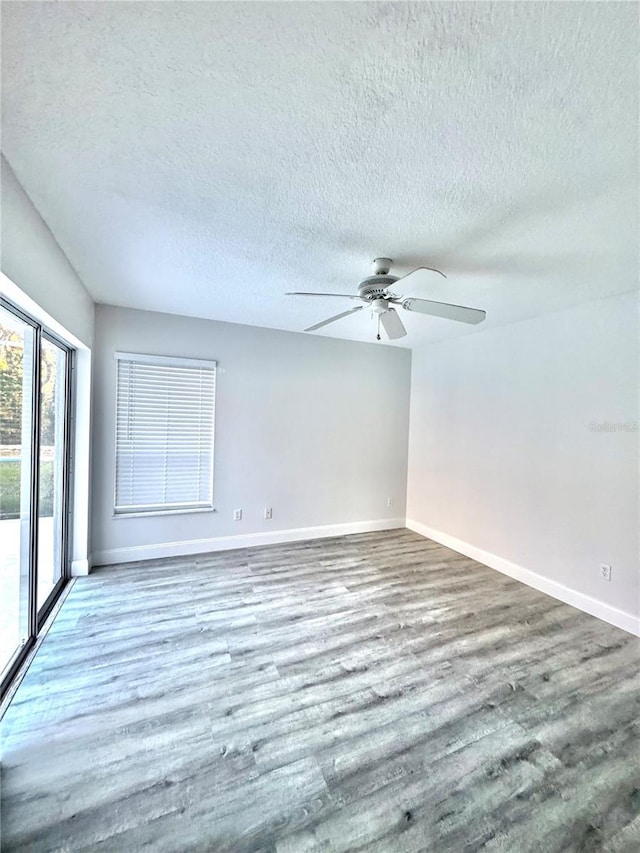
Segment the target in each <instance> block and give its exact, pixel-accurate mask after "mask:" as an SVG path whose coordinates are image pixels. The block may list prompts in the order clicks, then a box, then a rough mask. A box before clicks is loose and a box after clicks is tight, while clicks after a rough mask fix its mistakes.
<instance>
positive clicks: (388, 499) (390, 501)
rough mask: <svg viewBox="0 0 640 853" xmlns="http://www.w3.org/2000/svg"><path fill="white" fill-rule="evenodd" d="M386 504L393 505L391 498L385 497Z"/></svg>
mask: <svg viewBox="0 0 640 853" xmlns="http://www.w3.org/2000/svg"><path fill="white" fill-rule="evenodd" d="M387 506H393V498H387Z"/></svg>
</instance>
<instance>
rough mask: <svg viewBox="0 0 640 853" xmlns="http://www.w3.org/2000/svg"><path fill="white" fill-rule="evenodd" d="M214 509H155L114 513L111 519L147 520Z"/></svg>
mask: <svg viewBox="0 0 640 853" xmlns="http://www.w3.org/2000/svg"><path fill="white" fill-rule="evenodd" d="M215 511H216V509H215V507H212V506H207V507H192V508H191V509H155V510H149V511H148V512H114V513H113V515H112V518H114V519H115V518H118V519H119V518H149V517H150V516H157V515H186V514H192V513H194V512H215Z"/></svg>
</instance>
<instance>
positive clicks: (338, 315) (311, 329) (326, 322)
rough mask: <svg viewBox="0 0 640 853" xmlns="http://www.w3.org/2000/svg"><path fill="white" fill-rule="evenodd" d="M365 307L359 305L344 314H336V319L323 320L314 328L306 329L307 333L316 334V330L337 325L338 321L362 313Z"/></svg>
mask: <svg viewBox="0 0 640 853" xmlns="http://www.w3.org/2000/svg"><path fill="white" fill-rule="evenodd" d="M363 308H364V305H358V306H357V307H356V308H349V310H348V311H343V312H342V314H336V315H335V317H329V319H328V320H323V321H322V322H321V323H316V324H315V325H314V326H309V328H308V329H305V332H314V331H315V330H316V329H320V328H322V326H328V325H329V323H335V321H336V320H341V319H342V318H343V317H347V316H348V315H349V314H353V313H355V312H356V311H362V309H363Z"/></svg>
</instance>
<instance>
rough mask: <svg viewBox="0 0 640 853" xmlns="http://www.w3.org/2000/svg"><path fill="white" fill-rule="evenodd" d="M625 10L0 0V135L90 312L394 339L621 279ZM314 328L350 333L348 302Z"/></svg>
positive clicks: (630, 119) (553, 302) (418, 336)
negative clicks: (405, 278)
mask: <svg viewBox="0 0 640 853" xmlns="http://www.w3.org/2000/svg"><path fill="white" fill-rule="evenodd" d="M637 15H638V7H637V6H636V4H634V3H585V4H583V3H580V2H573V3H560V2H551V3H542V2H535V3H514V4H512V3H508V2H500V3H497V4H495V5H494V4H490V3H485V2H479V3H471V2H464V3H457V2H445V3H428V2H424V3H418V4H414V3H402V2H398V3H342V2H340V3H251V2H242V3H235V2H221V3H207V2H195V3H189V2H178V3H173V2H161V3H148V2H133V3H120V2H104V3H70V2H61V3H48V2H47V3H38V2H25V3H23V2H11V3H3V4H2V72H3V76H2V102H3V118H2V131H3V138H2V147H3V150H4V152H5V154H6V157H7V159H8V160H9V162H10V164H11V165H12V166H13V169H14V171H15V172H16V175H17V177H18V179H19V180H20V181H21V182H22V184H23V186H24V187H25V189H26V191H27V192H28V194H29V195H30V197H31V199H32V200H33V202H34V204H35V205H36V207H37V208H38V210H39V211H40V213H41V214H42V216H43V218H44V219H45V221H46V222H47V223H48V225H49V226H50V228H51V230H52V231H53V233H54V235H55V237H56V238H57V240H58V242H59V243H60V245H61V246H62V248H63V249H64V251H65V252H66V253H67V255H68V257H69V259H70V260H71V262H72V263H73V265H74V266H75V267H76V269H77V270H78V272H79V274H80V276H81V278H82V280H83V281H84V282H85V284H86V286H87V288H88V289H89V290H90V292H91V293H92V295H93V296H94V297H95V299H96V300H97V301H99V302H106V303H111V304H115V305H125V306H131V307H135V308H147V309H154V310H159V311H167V312H174V313H180V314H192V315H197V316H202V317H211V318H215V319H220V320H228V321H232V322H240V323H249V324H253V325H264V326H272V327H275V328H281V329H292V330H300V329H302V328H304V327H305V326H307V325H310V324H311V323H314V322H317V321H319V320H321V319H323V318H324V317H328V316H330V315H331V314H337V313H338V312H340V311H343V310H346V309H347V308H349V307H351V306H352V304H353V303H348V302H346V300H345V301H342V300H340V299H326V300H320V299H317V300H316V299H309V300H303V299H298V300H296V299H295V298H294V297H286V296H284V295H283V294H284V292H285V291H286V290H295V289H299V290H315V289H319V290H329V291H335V292H345V291H346V292H352V291H355V288H356V285H357V282H358V281H359V280H360V279H361V278H363V277H365V276H366V275H368V274H369V261H370V259H371V258H373V257H374V256H377V255H386V256H390V257H392V258H394V259H396V261H397V264H398V266H397V268H396V270H395V271H400V272H406V271H408V270H409V269H411V268H412V267H414V266H416V265H417V264H419V263H428V264H429V265H430V266H434V265H435V266H438V267H439V268H440V269H442V270H443V271H444V272H446V273H447V275H448V279H447V280H446V281H445V280H444V279H441V278H439V277H437V276H434V277H433V279H434V280H433V284H432V286H428V287H421V288H420V289H419V290H418V291H416V290H414V291H413V292H412V293H410V294H409V293H407V294H405V295H413V296H421V297H426V298H429V297H431V298H435V299H440V300H448V301H452V302H456V303H462V304H467V305H472V306H475V307H479V308H484V309H486V310H487V312H488V319H487V321H486V322H485V323H484V324H483V325H482V326H478V327H467V326H463V325H462V324H458V323H453V322H451V321H447V320H441V319H432V318H428V317H423V316H417V315H410V314H409V313H408V312H402V319H403V320H404V321H405V324H406V326H407V328H408V331H409V336H408V337H407V338H405V339H403V341H401V342H400V344H401V345H406V346H413V345H416V344H418V343H420V342H423V341H428V340H438V339H442V338H445V337H450V336H454V335H459V334H469V333H475V334H477V333H481V331H482V330H483V329H484V328H489V327H491V326H493V325H502V324H504V323H507V322H513V321H515V320H518V319H522V318H526V317H531V316H534V315H538V314H542V313H545V312H547V311H554V310H558V309H560V308H563V307H566V306H570V305H573V304H577V303H579V302H583V301H585V300H588V299H592V298H596V297H599V296H606V295H609V294H613V293H616V292H622V291H626V290H630V289H633V288H635V287H637V283H638V256H637V235H638V83H637V76H636V75H637V57H636V53H637V43H638V22H637ZM317 334H326V335H333V336H336V337H345V338H352V339H355V340H373V338H374V323H373V321H372V320H371V319H370V316H369V314H368V312H365V311H363V312H359V313H358V314H355V315H353V316H352V317H349V318H347V319H345V320H341V321H339V322H338V323H336V324H335V325H332V326H329V327H327V328H326V329H323V330H321V331H319V332H317Z"/></svg>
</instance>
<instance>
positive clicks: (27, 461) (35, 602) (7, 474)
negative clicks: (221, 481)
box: [0, 302, 71, 692]
mask: <svg viewBox="0 0 640 853" xmlns="http://www.w3.org/2000/svg"><path fill="white" fill-rule="evenodd" d="M70 358H71V354H70V351H69V350H68V349H67V348H66V347H65V346H64V344H62V343H61V342H60V341H57V340H56V339H55V338H54V337H53V336H52V335H50V334H48V333H47V332H46V331H45V330H43V329H42V327H41V326H40V325H39V324H38V323H36V322H35V321H32V320H31V319H30V318H29V317H27V316H25V315H23V314H22V313H21V312H19V311H17V310H15V309H13V308H12V307H11V306H10V305H8V304H5V303H4V302H3V304H1V305H0V692H4V690H5V689H6V687H7V685H8V682H9V680H10V678H11V676H12V674H13V672H14V671H15V669H16V668H17V666H19V664H20V662H21V660H22V659H23V658H24V656H25V654H26V652H27V651H28V648H29V647H30V646H31V645H32V644H33V641H34V639H35V637H36V635H37V632H38V629H39V626H40V625H41V624H42V622H43V620H44V618H45V617H46V615H47V613H48V611H49V609H50V608H51V606H52V605H53V603H54V602H55V599H56V597H57V595H58V594H59V592H60V591H61V589H62V587H63V585H64V582H65V580H66V578H67V575H68V572H67V556H66V518H67V508H68V499H67V493H68V488H67V483H68V480H69V458H68V451H67V448H68V443H69V442H68V434H69V404H68V398H69V377H70Z"/></svg>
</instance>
